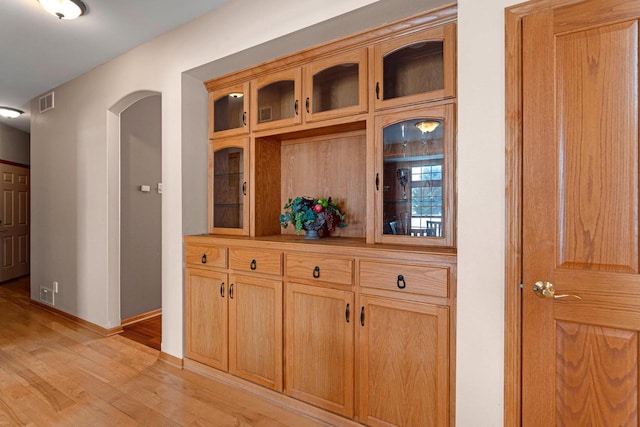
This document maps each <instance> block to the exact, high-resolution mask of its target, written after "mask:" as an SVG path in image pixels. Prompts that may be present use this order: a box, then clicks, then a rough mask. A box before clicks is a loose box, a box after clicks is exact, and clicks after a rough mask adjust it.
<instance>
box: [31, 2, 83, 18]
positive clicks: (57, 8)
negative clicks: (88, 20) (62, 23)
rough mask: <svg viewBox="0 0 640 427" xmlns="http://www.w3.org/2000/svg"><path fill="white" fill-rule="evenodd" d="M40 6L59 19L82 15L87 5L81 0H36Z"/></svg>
mask: <svg viewBox="0 0 640 427" xmlns="http://www.w3.org/2000/svg"><path fill="white" fill-rule="evenodd" d="M38 1H39V2H40V4H41V5H42V7H44V9H45V10H46V11H47V12H49V13H50V14H52V15H55V16H57V17H58V18H59V19H76V18H77V17H78V16H82V15H84V13H85V12H86V11H87V6H86V5H85V4H84V3H83V2H82V0H38Z"/></svg>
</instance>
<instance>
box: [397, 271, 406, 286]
mask: <svg viewBox="0 0 640 427" xmlns="http://www.w3.org/2000/svg"><path fill="white" fill-rule="evenodd" d="M396 284H397V285H398V287H399V288H400V289H404V288H405V287H406V286H407V284H406V283H405V281H404V276H403V275H402V274H398V281H397V283H396Z"/></svg>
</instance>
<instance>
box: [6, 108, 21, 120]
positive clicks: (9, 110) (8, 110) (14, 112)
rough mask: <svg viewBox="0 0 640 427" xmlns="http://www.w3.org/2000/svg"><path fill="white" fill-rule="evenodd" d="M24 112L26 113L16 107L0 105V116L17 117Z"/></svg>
mask: <svg viewBox="0 0 640 427" xmlns="http://www.w3.org/2000/svg"><path fill="white" fill-rule="evenodd" d="M22 113H24V111H22V110H18V109H16V108H11V107H0V116H2V117H6V118H7V119H15V118H16V117H18V116H19V115H20V114H22Z"/></svg>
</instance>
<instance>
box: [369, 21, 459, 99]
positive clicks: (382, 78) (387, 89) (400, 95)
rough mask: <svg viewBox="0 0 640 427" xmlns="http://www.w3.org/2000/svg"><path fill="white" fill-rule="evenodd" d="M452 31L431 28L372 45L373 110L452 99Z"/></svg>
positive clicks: (449, 28) (453, 91) (453, 54)
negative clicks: (373, 76) (373, 60)
mask: <svg viewBox="0 0 640 427" xmlns="http://www.w3.org/2000/svg"><path fill="white" fill-rule="evenodd" d="M455 28H456V27H455V24H448V25H444V26H440V27H436V28H430V29H428V30H424V31H421V32H418V33H414V34H410V35H408V36H405V37H399V38H397V39H391V40H389V41H387V42H383V43H380V44H378V45H376V46H375V48H374V57H375V65H374V74H375V79H376V81H375V83H374V84H373V92H374V93H373V99H374V101H375V102H374V105H375V108H376V109H382V108H389V107H395V106H398V105H400V104H407V103H411V102H424V101H431V100H437V99H444V98H450V97H453V96H455Z"/></svg>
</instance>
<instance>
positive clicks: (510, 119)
mask: <svg viewBox="0 0 640 427" xmlns="http://www.w3.org/2000/svg"><path fill="white" fill-rule="evenodd" d="M584 1H587V0H531V1H528V2H526V3H520V4H517V5H514V6H511V7H508V8H506V9H505V278H504V279H505V280H504V282H505V290H504V300H505V326H504V335H505V338H504V425H508V426H521V425H522V288H521V286H522V213H523V212H522V196H523V194H522V152H523V143H524V141H523V139H522V20H523V18H524V17H525V16H527V15H531V14H533V13H536V12H539V11H541V10H545V9H556V8H559V7H563V6H567V5H571V4H576V3H581V2H584Z"/></svg>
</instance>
